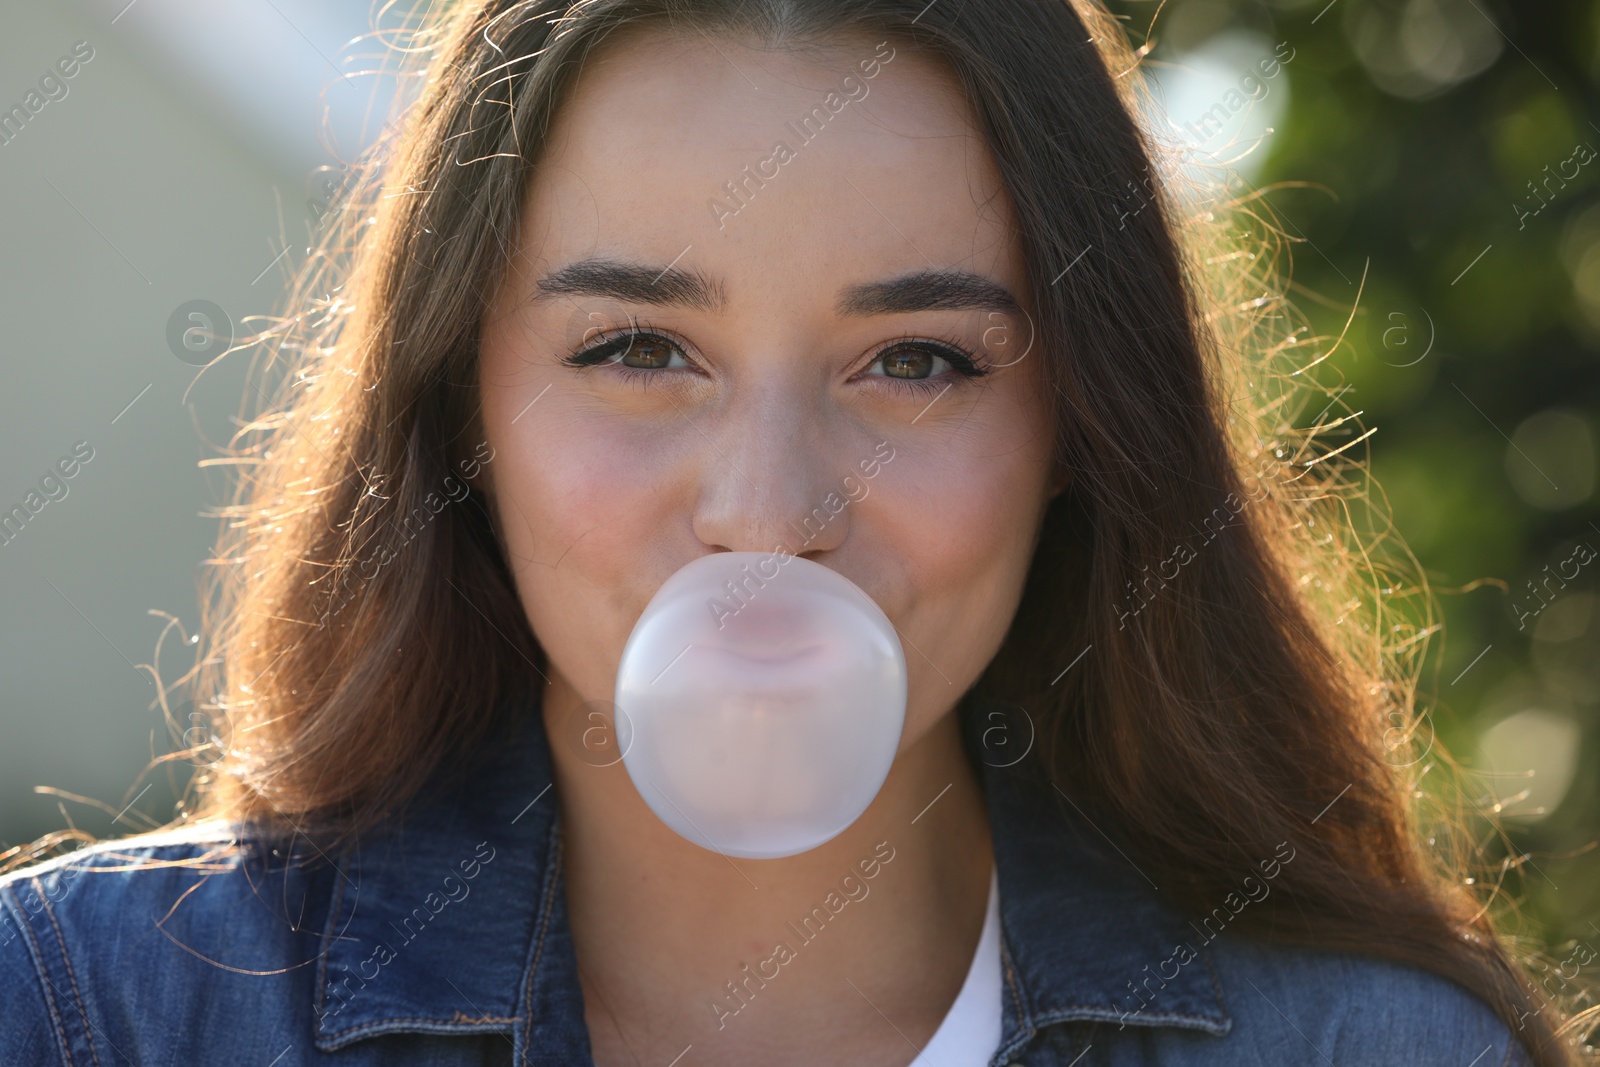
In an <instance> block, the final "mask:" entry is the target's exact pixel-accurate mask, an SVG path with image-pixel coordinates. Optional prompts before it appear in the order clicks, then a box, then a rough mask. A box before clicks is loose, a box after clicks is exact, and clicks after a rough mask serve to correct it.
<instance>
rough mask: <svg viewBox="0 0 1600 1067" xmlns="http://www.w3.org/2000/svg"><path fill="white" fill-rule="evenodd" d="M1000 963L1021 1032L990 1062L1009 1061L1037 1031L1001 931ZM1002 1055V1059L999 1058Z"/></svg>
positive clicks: (996, 1052)
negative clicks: (1019, 1022) (1023, 999)
mask: <svg viewBox="0 0 1600 1067" xmlns="http://www.w3.org/2000/svg"><path fill="white" fill-rule="evenodd" d="M1000 965H1001V967H1003V968H1004V970H1005V979H1006V992H1007V993H1009V994H1010V995H1011V1001H1012V1003H1013V1004H1014V1005H1016V1009H1017V1015H1018V1017H1019V1018H1020V1019H1021V1022H1022V1032H1021V1033H1020V1034H1018V1035H1017V1037H1016V1040H1014V1041H1012V1042H1011V1044H1010V1045H1009V1046H1007V1047H1005V1048H1002V1049H997V1050H996V1051H995V1055H994V1057H993V1058H991V1060H990V1061H989V1062H991V1063H995V1062H999V1063H1009V1062H1011V1054H1012V1053H1013V1052H1015V1051H1017V1050H1018V1049H1020V1048H1022V1047H1024V1046H1025V1045H1027V1043H1028V1042H1030V1041H1032V1040H1033V1039H1034V1037H1035V1036H1036V1035H1037V1034H1038V1032H1039V1028H1038V1027H1037V1026H1036V1025H1034V1019H1033V1016H1032V1014H1030V1013H1029V1011H1028V1008H1027V1005H1026V1004H1024V1003H1023V1001H1022V992H1021V989H1020V983H1018V981H1017V975H1016V971H1015V970H1014V969H1013V968H1012V966H1011V952H1010V950H1009V949H1008V948H1007V946H1006V939H1005V935H1004V932H1003V931H1002V933H1001V937H1000ZM1002 1056H1003V1057H1004V1059H1001V1057H1002Z"/></svg>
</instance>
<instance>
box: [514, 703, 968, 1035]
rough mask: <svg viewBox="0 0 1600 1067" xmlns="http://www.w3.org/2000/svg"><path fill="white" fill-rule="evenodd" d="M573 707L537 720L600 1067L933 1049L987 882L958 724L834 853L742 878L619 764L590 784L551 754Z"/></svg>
mask: <svg viewBox="0 0 1600 1067" xmlns="http://www.w3.org/2000/svg"><path fill="white" fill-rule="evenodd" d="M581 703H582V700H581V699H580V697H579V696H578V695H577V694H576V693H574V692H573V691H572V690H571V689H570V688H569V687H567V686H565V685H564V684H563V683H562V682H561V680H560V679H559V677H558V678H557V680H556V681H555V683H554V684H552V686H551V687H550V688H549V689H548V690H547V692H546V696H545V703H544V709H545V723H546V729H547V732H548V733H549V735H550V737H551V742H552V743H551V746H550V747H551V753H552V760H553V763H554V768H555V779H556V789H557V791H558V794H559V797H560V808H561V823H562V826H561V830H562V835H563V840H564V849H563V853H564V866H565V876H566V896H567V906H568V911H569V914H570V916H571V923H572V933H573V942H574V948H575V951H576V955H577V959H578V966H579V971H580V975H581V979H582V984H583V990H584V995H585V1013H586V1015H587V1017H588V1021H589V1024H590V1031H591V1038H592V1041H593V1044H594V1046H595V1052H596V1062H597V1063H599V1064H602V1065H604V1064H605V1063H607V1062H608V1060H609V1061H610V1062H617V1063H630V1062H632V1057H634V1056H637V1057H638V1058H639V1060H640V1062H652V1061H654V1062H662V1063H665V1062H668V1061H670V1060H671V1059H672V1058H673V1057H674V1056H676V1055H678V1054H679V1053H680V1052H681V1051H683V1049H684V1047H685V1046H686V1045H688V1044H691V1043H692V1044H693V1045H694V1047H695V1062H696V1063H697V1064H714V1063H717V1062H735V1061H736V1060H739V1059H740V1057H743V1056H748V1054H749V1053H750V1052H751V1050H753V1049H760V1050H761V1053H760V1057H759V1058H761V1059H762V1060H763V1061H764V1062H769V1063H783V1062H788V1061H792V1062H808V1061H809V1062H816V1061H817V1058H818V1057H817V1053H818V1052H820V1051H823V1050H824V1049H825V1048H828V1047H830V1043H833V1044H836V1045H837V1047H838V1048H839V1049H841V1050H843V1052H844V1055H843V1056H842V1057H838V1058H842V1059H844V1060H849V1061H851V1062H857V1063H870V1062H874V1061H877V1062H884V1063H904V1062H905V1061H906V1058H907V1054H908V1053H909V1051H910V1050H909V1049H907V1048H906V1042H907V1041H911V1042H912V1043H913V1044H914V1045H915V1046H916V1047H918V1048H920V1047H921V1046H922V1045H923V1044H925V1043H926V1040H927V1038H929V1037H931V1036H932V1033H933V1031H934V1030H935V1029H937V1027H938V1024H939V1022H940V1020H941V1019H942V1018H943V1016H944V1014H945V1012H946V1011H947V1010H948V1008H949V1006H950V1003H951V1002H952V1001H953V1000H954V999H955V995H956V993H957V992H958V991H959V990H960V987H961V984H962V982H963V981H964V979H965V977H966V973H967V969H968V967H969V965H970V963H971V960H972V954H973V951H974V950H975V948H976V946H977V942H978V937H979V933H980V931H981V929H982V924H983V914H984V909H985V905H986V903H987V899H988V890H989V875H990V871H991V869H992V864H993V853H992V848H991V842H990V836H989V824H988V818H987V814H986V811H985V808H984V803H983V793H982V790H981V788H980V786H979V783H978V781H977V779H976V776H975V775H974V774H973V771H972V767H971V764H970V763H969V761H968V759H967V757H966V754H965V751H964V750H963V748H962V744H961V737H960V730H959V724H958V722H957V720H956V715H955V713H954V710H953V709H952V710H951V711H949V712H947V713H946V714H945V715H943V716H942V717H941V718H940V719H939V720H938V721H937V722H936V723H935V724H934V725H933V726H932V727H931V728H929V729H928V730H926V731H925V732H923V733H922V734H921V735H920V736H917V737H914V738H911V739H909V741H908V742H907V743H906V744H905V747H903V748H902V750H901V751H900V753H899V755H898V756H897V757H896V759H895V762H894V765H893V766H892V768H891V769H890V772H889V775H888V777H887V779H885V781H884V784H883V787H882V789H881V790H879V792H878V795H877V797H876V798H875V799H874V800H873V802H872V804H871V805H870V806H869V807H868V808H867V810H866V811H865V812H864V813H863V814H862V815H861V817H860V818H859V819H857V820H856V822H855V823H853V824H852V825H851V826H850V827H849V828H848V829H847V830H845V831H844V832H843V833H841V834H840V835H839V836H837V837H835V838H833V839H832V840H830V841H827V842H825V843H824V844H822V845H820V846H818V847H817V848H814V849H811V850H810V851H807V852H804V853H801V854H799V855H797V856H790V857H786V858H784V859H775V860H746V859H735V858H729V857H726V856H723V855H721V854H719V853H715V852H710V851H707V850H706V849H703V848H701V847H699V846H698V845H695V844H693V843H692V842H689V841H686V840H684V839H683V838H681V837H679V836H678V835H677V834H676V833H674V832H673V831H672V830H670V829H668V828H667V827H666V826H665V825H664V824H663V823H662V822H660V820H658V819H657V818H656V817H655V815H654V814H653V813H652V812H651V811H650V809H649V808H648V807H647V806H646V805H645V803H644V801H643V800H642V799H641V798H640V797H639V794H638V792H637V791H636V790H635V789H634V787H633V783H632V781H631V779H629V777H628V774H627V770H626V768H625V767H624V766H623V765H622V763H621V762H620V761H619V762H617V763H614V764H612V765H610V766H606V767H594V766H590V765H589V764H588V763H587V762H585V760H584V759H583V758H581V757H580V754H579V753H580V750H579V749H578V748H577V747H576V746H569V745H565V744H562V740H563V738H564V736H565V735H568V734H572V733H573V732H574V731H572V730H570V729H565V728H563V727H562V726H561V725H560V724H565V723H570V722H572V721H573V716H574V715H575V714H577V713H578V709H579V706H580V705H581ZM579 732H581V731H579ZM906 961H915V964H914V966H911V967H907V966H906V965H905V964H906ZM852 986H854V987H855V988H854V990H852V988H851V987H852ZM823 1018H826V1019H827V1020H828V1024H827V1027H826V1029H825V1030H820V1031H819V1030H818V1029H817V1028H815V1027H811V1026H808V1025H807V1024H806V1023H805V1022H804V1020H820V1019H823ZM890 1023H892V1024H893V1025H892V1026H891V1025H890ZM875 1049H876V1050H879V1051H880V1052H881V1054H874V1052H873V1050H875ZM824 1058H827V1057H824Z"/></svg>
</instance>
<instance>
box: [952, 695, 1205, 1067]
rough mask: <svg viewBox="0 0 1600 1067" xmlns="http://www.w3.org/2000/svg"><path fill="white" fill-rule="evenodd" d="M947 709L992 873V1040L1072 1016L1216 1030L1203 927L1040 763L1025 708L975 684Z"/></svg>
mask: <svg viewBox="0 0 1600 1067" xmlns="http://www.w3.org/2000/svg"><path fill="white" fill-rule="evenodd" d="M960 713H961V715H962V727H963V731H962V735H963V740H964V741H965V743H966V746H967V754H968V756H969V757H970V758H971V759H972V761H973V764H974V767H975V769H976V770H977V771H978V773H979V777H980V780H981V781H982V782H983V787H984V794H985V800H986V803H987V804H988V808H989V823H990V833H991V837H992V839H993V842H994V854H995V867H996V870H997V872H998V874H999V883H1000V928H1001V938H1000V940H1001V957H1002V965H1003V966H1002V972H1003V975H1004V980H1005V994H1006V995H1005V998H1004V1011H1003V1018H1002V1033H1001V1049H1002V1052H1004V1053H1010V1052H1011V1051H1013V1050H1015V1049H1017V1048H1020V1047H1021V1046H1023V1045H1025V1044H1026V1043H1027V1042H1028V1041H1030V1040H1031V1039H1032V1038H1033V1036H1034V1034H1035V1033H1036V1032H1037V1031H1038V1030H1039V1029H1040V1028H1042V1027H1045V1026H1049V1025H1051V1024H1054V1023H1063V1022H1073V1021H1082V1022H1114V1023H1116V1024H1117V1026H1118V1028H1119V1029H1120V1028H1122V1027H1125V1026H1144V1027H1178V1028H1182V1029H1192V1030H1201V1031H1204V1032H1206V1033H1211V1034H1217V1035H1221V1034H1226V1033H1227V1032H1228V1030H1229V1029H1230V1028H1231V1027H1232V1020H1231V1019H1230V1018H1229V1016H1228V1012H1227V1009H1226V1007H1225V1006H1224V1004H1223V1001H1222V990H1221V986H1220V984H1219V983H1218V981H1217V976H1216V972H1215V970H1214V968H1213V967H1212V965H1211V960H1210V957H1209V954H1208V953H1207V952H1206V950H1205V947H1204V944H1205V942H1204V939H1202V938H1199V937H1197V936H1195V931H1194V929H1193V928H1192V927H1191V926H1189V924H1188V923H1187V922H1186V921H1185V919H1184V917H1183V915H1182V914H1181V913H1179V912H1178V911H1176V910H1174V909H1173V908H1171V907H1169V906H1168V905H1167V904H1166V903H1165V902H1164V901H1163V900H1162V898H1161V897H1160V896H1159V894H1158V890H1157V887H1156V885H1155V883H1154V882H1152V881H1151V880H1150V879H1149V877H1147V876H1146V874H1145V872H1144V871H1143V870H1141V869H1140V867H1139V866H1138V865H1136V863H1135V861H1134V859H1133V858H1132V852H1133V849H1132V847H1131V846H1130V845H1128V844H1127V843H1126V842H1125V841H1123V840H1122V839H1121V837H1120V836H1119V835H1118V834H1117V832H1116V829H1115V824H1114V822H1113V821H1112V820H1111V819H1110V818H1109V817H1108V816H1106V815H1104V814H1102V813H1100V812H1094V811H1090V810H1088V805H1087V802H1083V801H1074V800H1073V799H1071V798H1070V797H1069V796H1068V795H1067V794H1066V793H1065V792H1064V791H1062V789H1061V788H1060V787H1059V786H1058V785H1057V784H1056V783H1054V782H1052V781H1051V780H1050V779H1049V778H1048V777H1047V775H1046V774H1045V771H1044V767H1043V761H1042V759H1041V758H1040V754H1039V753H1038V752H1037V751H1034V746H1033V741H1034V737H1035V730H1034V724H1033V722H1032V719H1031V718H1030V717H1029V716H1028V713H1027V712H1026V711H1025V710H1023V709H1022V708H1020V707H1017V706H1015V705H1011V704H1006V703H1003V702H1001V701H997V700H994V699H992V698H989V697H986V696H983V695H982V694H978V693H972V694H969V696H968V698H967V699H966V700H964V701H963V702H962V706H961V711H960ZM1017 748H1022V749H1024V754H1023V755H1020V756H1019V755H1018V754H1017V753H1016V751H1015V750H1016V749H1017ZM1196 946H1198V947H1196ZM1002 1062H1004V1060H1003V1059H1002Z"/></svg>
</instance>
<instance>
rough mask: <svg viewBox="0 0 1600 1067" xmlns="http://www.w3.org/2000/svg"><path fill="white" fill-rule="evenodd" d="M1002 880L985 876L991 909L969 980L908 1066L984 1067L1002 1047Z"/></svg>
mask: <svg viewBox="0 0 1600 1067" xmlns="http://www.w3.org/2000/svg"><path fill="white" fill-rule="evenodd" d="M1000 996H1001V990H1000V878H999V875H998V874H997V873H995V872H994V871H993V870H991V871H990V873H989V910H988V913H987V914H986V915H985V916H984V919H983V933H982V934H981V935H979V937H978V951H977V952H976V953H975V954H974V955H973V957H972V966H971V967H970V968H968V969H967V980H966V981H965V982H963V983H962V984H961V992H960V993H957V994H956V1002H955V1003H954V1004H952V1005H950V1011H949V1013H948V1014H946V1015H945V1017H944V1021H943V1022H942V1023H940V1024H939V1029H937V1030H935V1031H934V1034H933V1037H932V1038H931V1039H930V1040H929V1041H928V1044H927V1045H926V1046H925V1047H924V1048H923V1050H922V1052H921V1053H919V1054H918V1056H917V1058H916V1059H914V1060H912V1061H911V1064H910V1067H984V1065H985V1064H987V1063H988V1062H989V1058H990V1057H991V1056H993V1055H994V1053H995V1050H996V1049H998V1048H999V1047H1000Z"/></svg>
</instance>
